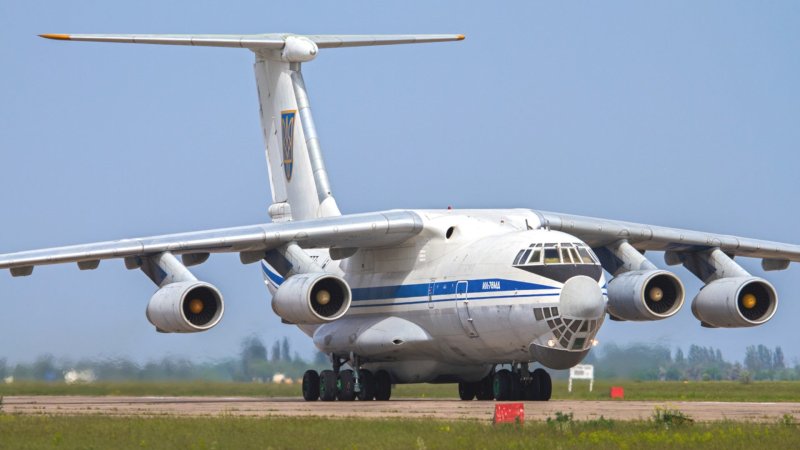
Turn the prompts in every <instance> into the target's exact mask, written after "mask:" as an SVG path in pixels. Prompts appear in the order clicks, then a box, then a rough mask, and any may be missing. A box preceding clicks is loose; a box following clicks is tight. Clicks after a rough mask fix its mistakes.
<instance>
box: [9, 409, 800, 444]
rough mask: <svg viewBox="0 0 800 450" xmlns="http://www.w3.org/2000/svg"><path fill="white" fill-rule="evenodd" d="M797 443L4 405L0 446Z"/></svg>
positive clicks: (794, 432)
mask: <svg viewBox="0 0 800 450" xmlns="http://www.w3.org/2000/svg"><path fill="white" fill-rule="evenodd" d="M51 447H56V448H63V449H72V448H76V449H78V448H80V449H92V448H95V449H105V448H115V449H133V448H136V449H141V448H182V449H216V448H235V449H246V448H258V449H266V448H276V449H278V448H297V449H316V448H330V449H339V448H347V449H394V448H398V449H427V448H430V449H438V448H445V449H449V448H454V449H462V448H485V449H495V448H534V447H535V448H560V449H565V448H589V447H591V448H601V449H602V448H631V449H633V448H704V449H707V448H720V449H732V448H799V447H800V432H799V431H798V428H797V425H795V424H791V423H775V424H761V425H756V424H743V423H727V422H720V423H714V424H683V425H675V424H673V425H670V426H668V425H667V424H665V423H664V422H661V421H654V420H651V421H640V422H614V421H609V420H595V421H588V422H573V421H571V420H562V421H551V422H536V423H525V424H523V425H522V426H516V425H502V426H492V425H490V424H487V423H478V422H463V421H459V422H444V421H435V420H425V421H410V420H404V421H398V420H366V419H348V420H341V419H319V418H258V419H257V418H245V417H230V416H222V417H203V418H178V417H156V418H111V417H104V416H80V417H74V416H17V415H10V414H2V413H0V449H27V448H51Z"/></svg>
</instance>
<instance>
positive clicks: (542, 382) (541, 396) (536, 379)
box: [530, 368, 553, 402]
mask: <svg viewBox="0 0 800 450" xmlns="http://www.w3.org/2000/svg"><path fill="white" fill-rule="evenodd" d="M530 384H532V385H533V384H535V385H536V386H537V388H538V389H537V390H538V395H537V396H536V398H532V399H531V400H536V401H541V402H546V401H548V400H550V397H551V396H552V395H553V381H552V379H550V374H549V373H547V371H545V370H544V369H541V368H539V369H536V370H534V371H533V373H532V374H531V383H530Z"/></svg>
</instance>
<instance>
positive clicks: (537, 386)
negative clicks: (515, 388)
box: [522, 370, 542, 400]
mask: <svg viewBox="0 0 800 450" xmlns="http://www.w3.org/2000/svg"><path fill="white" fill-rule="evenodd" d="M541 379H542V373H541V372H539V371H536V370H534V371H533V373H532V374H531V379H530V380H528V383H526V384H524V385H523V387H522V390H523V398H524V399H525V400H539V397H541V384H542V382H541Z"/></svg>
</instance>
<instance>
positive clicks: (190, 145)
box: [0, 0, 800, 362]
mask: <svg viewBox="0 0 800 450" xmlns="http://www.w3.org/2000/svg"><path fill="white" fill-rule="evenodd" d="M798 23H800V3H797V2H793V1H773V2H767V3H763V2H740V1H705V2H696V1H673V2H660V3H658V4H656V3H655V2H637V1H631V2H623V1H608V2H589V1H585V2H533V1H530V2H529V1H524V2H523V1H520V2H466V1H449V2H445V1H442V2H438V1H403V2H394V3H389V2H372V1H347V0H341V1H337V2H310V1H293V2H285V1H283V2H274V1H263V0H261V1H251V2H237V1H226V2H208V1H198V0H192V1H170V2H164V1H149V0H145V1H137V2H113V1H70V2H61V1H12V0H3V1H0V60H1V61H3V64H2V66H0V205H2V217H3V220H2V227H1V228H0V252H2V253H5V252H13V251H22V250H29V249H35V248H43V247H51V246H59V245H67V244H79V243H85V242H94V241H103V240H112V239H118V238H125V237H137V236H149V235H155V234H164V233H174V232H182V231H192V230H202V229H210V228H219V227H228V226H237V225H248V224H255V223H264V222H267V221H269V218H268V215H267V207H268V205H269V203H270V195H269V183H268V180H267V171H266V162H265V157H264V153H263V142H262V140H261V131H260V125H259V120H258V103H257V99H256V87H255V80H254V77H253V72H252V62H253V56H252V54H251V53H250V52H249V51H247V50H238V49H215V48H186V47H166V46H163V47H162V46H144V45H139V46H135V45H119V44H96V43H78V42H58V41H50V40H44V39H40V38H38V37H36V35H37V34H40V33H187V34H188V33H233V34H239V33H270V32H293V33H308V34H325V33H330V34H334V33H338V34H378V33H463V34H465V35H466V40H464V41H462V42H457V43H445V44H425V45H407V46H394V47H373V48H356V49H330V50H323V51H322V52H321V54H320V55H319V56H318V58H317V59H316V60H314V61H313V62H311V63H308V64H305V65H304V68H303V73H304V76H305V80H306V85H307V87H308V91H309V95H310V99H311V104H312V108H313V112H314V117H315V122H316V125H317V130H318V132H319V135H320V139H321V144H322V150H323V155H324V157H325V162H326V165H327V168H328V173H329V175H330V178H331V183H332V187H333V192H334V195H335V196H336V199H337V202H338V204H339V206H340V208H341V209H342V211H343V212H344V213H356V212H366V211H374V210H385V209H392V208H446V207H447V206H453V207H454V208H456V209H458V208H510V207H521V208H535V209H542V210H547V211H559V212H566V213H573V214H583V215H591V216H600V217H607V218H612V219H622V220H629V221H636V222H643V223H652V224H658V225H664V226H673V227H683V228H689V229H697V230H703V231H713V232H719V233H727V234H734V235H741V236H747V237H753V238H761V239H769V240H775V241H782V242H790V243H800V231H798V224H799V223H800V208H798V207H797V205H796V200H795V198H796V197H795V195H796V194H797V193H798V192H800V178H798V167H800V154H799V153H798V143H800V126H798V124H800V120H799V119H800V82H798V80H800V27H798V26H797V24H798ZM647 256H648V257H650V258H651V259H652V260H653V261H654V263H656V264H657V265H658V266H660V267H665V265H664V262H663V255H662V254H660V253H657V252H655V253H652V254H651V253H648V255H647ZM741 264H742V265H743V266H744V267H745V268H746V269H748V270H750V271H751V272H752V273H753V274H754V275H756V276H764V277H766V278H767V279H768V280H770V281H771V282H772V283H773V284H774V285H775V287H776V289H777V291H778V293H779V296H780V304H779V307H778V313H777V314H776V316H775V317H774V318H773V319H772V320H771V321H770V322H768V323H767V324H766V325H764V326H761V327H757V328H749V329H747V328H745V329H716V330H709V329H704V328H701V327H700V325H699V323H698V322H697V320H696V319H695V318H694V317H693V316H692V314H691V310H690V308H689V304H690V301H691V298H693V297H694V295H695V294H696V292H697V291H698V289H699V288H700V287H701V284H700V282H699V281H698V280H696V279H695V278H694V277H693V276H692V275H691V274H689V273H688V272H687V271H686V270H685V269H683V268H681V267H677V268H673V269H674V270H675V273H676V274H678V275H679V276H680V277H681V278H682V280H683V281H684V283H685V285H686V289H687V303H686V305H685V307H684V308H683V309H682V310H681V311H680V312H679V313H678V314H677V315H676V316H675V317H673V318H671V319H668V320H664V321H659V322H644V323H631V322H622V323H617V322H607V323H606V324H605V325H604V327H603V329H602V330H601V332H600V334H599V336H598V339H599V340H600V345H601V346H602V344H603V343H604V342H606V343H607V342H616V343H620V344H626V343H639V342H644V343H652V344H663V345H667V346H669V347H671V348H676V347H683V348H684V350H685V349H686V347H688V345H690V344H699V345H707V346H714V347H718V348H720V349H721V350H722V352H723V354H724V356H725V357H726V358H729V359H741V358H742V356H743V354H744V349H745V347H746V346H748V345H754V344H765V345H768V346H770V347H774V346H778V345H780V346H783V350H784V353H785V354H786V357H787V359H788V360H789V361H793V360H797V359H800V347H797V346H794V345H791V343H792V342H794V338H793V337H792V336H793V335H794V332H795V331H796V330H797V328H796V327H797V317H800V299H798V298H797V297H798V294H797V293H798V291H800V277H799V276H798V275H800V267H798V266H797V265H796V264H795V265H793V266H792V267H791V268H790V270H788V271H784V272H771V273H768V274H767V273H764V272H763V271H762V270H761V269H760V266H759V261H757V260H744V259H743V260H741ZM192 270H193V272H194V273H195V274H196V275H197V276H198V277H199V278H201V279H203V280H206V281H209V282H211V283H213V284H215V285H216V286H218V287H219V288H220V290H221V291H222V292H223V294H224V295H225V299H226V304H225V317H224V318H223V320H222V322H221V323H220V325H218V326H217V327H216V328H214V329H212V330H211V331H208V332H206V333H199V334H190V335H174V334H168V335H165V334H159V333H156V332H155V331H154V329H153V327H152V325H150V324H149V323H148V321H147V320H146V318H145V314H144V312H145V306H146V304H147V301H148V300H149V298H150V296H151V295H152V294H153V292H154V291H155V287H154V285H153V284H152V283H151V282H150V281H149V280H148V279H147V277H146V276H144V275H143V274H142V273H141V272H138V271H128V270H126V269H125V268H124V265H123V263H122V262H121V261H107V262H103V263H102V264H101V265H100V268H99V269H98V270H95V271H79V270H78V269H77V267H75V265H66V266H51V267H40V268H37V269H36V270H35V271H34V276H31V277H24V278H12V277H11V276H10V275H9V274H8V272H7V271H3V273H0V304H2V310H0V358H3V357H5V358H8V360H9V361H11V362H14V361H30V360H33V359H34V358H35V357H36V356H37V355H40V354H44V353H51V354H54V355H57V356H59V357H69V358H84V357H91V358H106V357H116V356H126V357H130V358H134V359H135V360H139V361H144V360H147V359H150V358H161V357H163V356H165V355H171V356H176V357H187V358H191V359H195V360H207V359H219V358H225V357H229V356H235V354H236V352H238V350H239V344H240V342H241V340H242V338H243V337H245V336H248V335H251V334H255V335H257V336H259V337H261V338H262V339H263V340H264V341H265V342H267V343H268V344H269V343H271V342H272V341H274V340H276V339H279V338H281V337H283V336H288V337H289V339H290V340H291V342H292V344H293V347H294V348H295V349H296V350H297V351H299V352H300V353H301V355H303V356H307V357H309V356H311V355H312V352H313V345H312V344H311V341H310V339H308V338H307V337H306V336H305V335H304V334H302V333H301V332H299V331H298V330H297V329H295V328H294V327H291V326H287V325H281V323H280V320H279V319H278V318H277V317H276V316H275V314H274V313H273V312H272V309H271V307H270V297H269V294H268V292H267V290H266V288H265V287H264V285H263V283H262V281H261V275H260V273H259V268H258V265H248V266H244V265H242V264H240V263H239V260H238V256H237V255H235V254H233V255H214V256H212V257H211V259H210V260H209V261H208V262H207V263H205V264H203V265H201V266H197V267H196V268H193V269H192Z"/></svg>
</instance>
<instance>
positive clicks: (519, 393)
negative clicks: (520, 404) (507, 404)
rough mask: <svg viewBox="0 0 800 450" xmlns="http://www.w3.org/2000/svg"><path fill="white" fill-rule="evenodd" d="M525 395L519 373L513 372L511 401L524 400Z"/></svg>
mask: <svg viewBox="0 0 800 450" xmlns="http://www.w3.org/2000/svg"><path fill="white" fill-rule="evenodd" d="M523 395H524V392H523V390H522V380H520V377H519V373H517V372H511V400H522V399H523Z"/></svg>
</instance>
